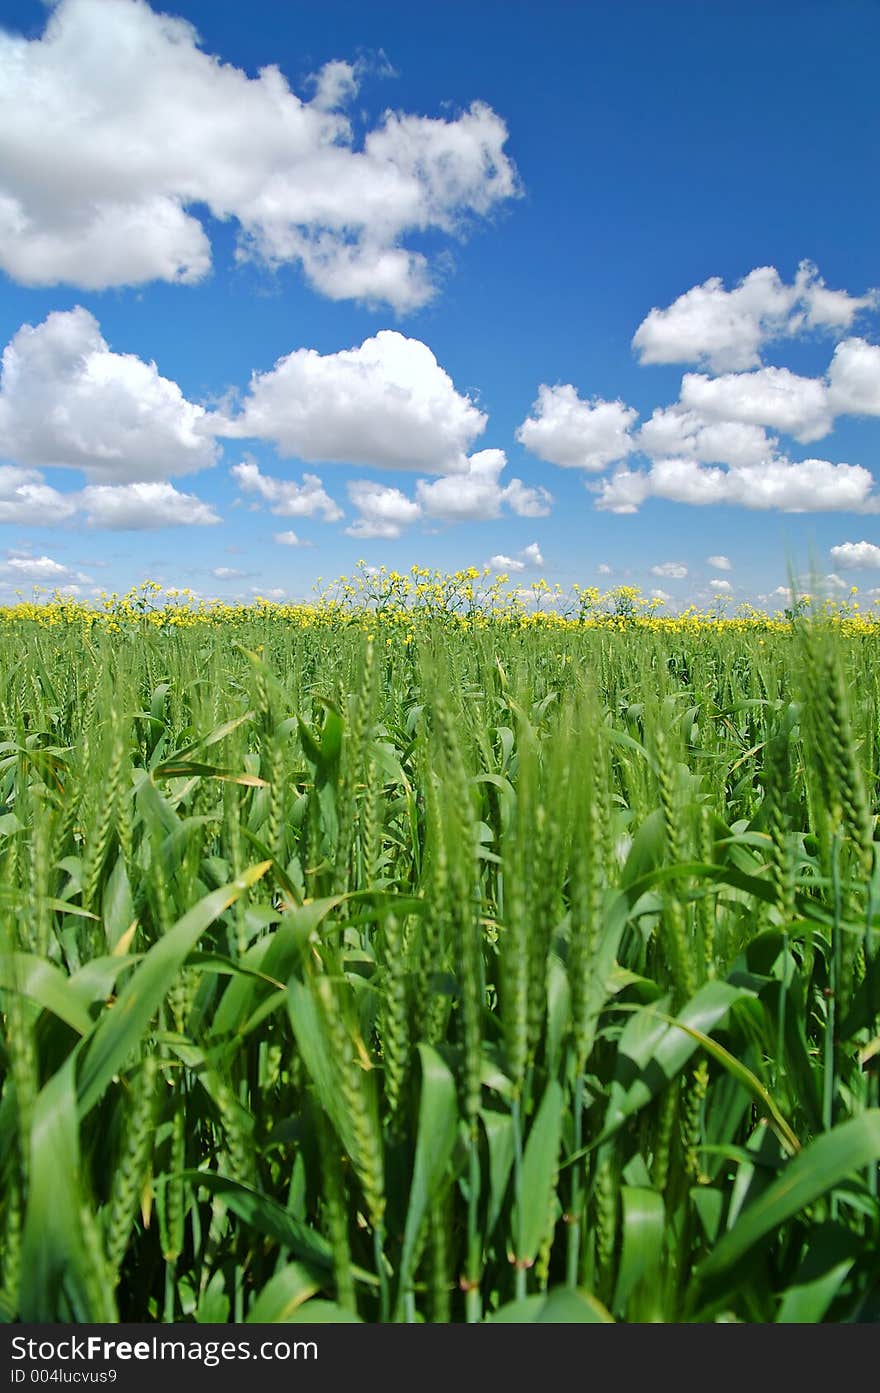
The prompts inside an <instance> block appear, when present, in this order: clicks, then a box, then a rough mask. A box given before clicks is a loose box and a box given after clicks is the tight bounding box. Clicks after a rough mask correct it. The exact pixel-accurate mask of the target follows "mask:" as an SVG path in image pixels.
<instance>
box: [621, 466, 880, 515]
mask: <svg viewBox="0 0 880 1393" xmlns="http://www.w3.org/2000/svg"><path fill="white" fill-rule="evenodd" d="M873 487H874V478H873V475H872V474H871V472H870V470H868V469H865V468H863V466H862V465H859V464H832V463H830V462H829V461H828V460H821V459H808V460H802V461H800V462H799V463H794V462H793V461H791V460H786V459H776V460H770V461H768V462H767V463H766V464H764V465H760V466H756V467H749V468H747V469H716V468H708V467H706V466H705V465H700V464H697V463H696V462H695V461H694V460H675V459H670V460H655V461H654V462H653V464H652V465H651V467H650V469H647V470H627V469H623V470H619V471H618V472H617V473H616V474H614V475H612V476H611V478H609V479H604V480H602V482H601V483H600V484H598V485H596V486H595V488H596V490H597V494H598V497H597V502H596V506H597V508H601V509H607V510H609V511H610V512H614V513H635V512H637V511H638V509H639V508H640V507H641V505H642V504H643V503H644V502H645V501H646V500H647V499H648V498H665V499H668V500H669V501H670V502H674V503H691V504H694V505H697V506H707V505H711V504H719V503H727V504H736V505H738V506H740V507H743V508H752V509H771V508H778V509H780V510H781V511H783V512H788V513H813V512H823V511H826V510H827V511H829V512H832V511H852V512H875V511H877V509H878V501H877V498H876V497H875V496H874V494H873V493H872V490H873Z"/></svg>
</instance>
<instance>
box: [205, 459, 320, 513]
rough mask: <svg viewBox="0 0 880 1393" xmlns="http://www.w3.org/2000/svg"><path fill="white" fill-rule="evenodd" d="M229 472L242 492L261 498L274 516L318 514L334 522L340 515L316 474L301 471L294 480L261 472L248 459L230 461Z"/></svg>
mask: <svg viewBox="0 0 880 1393" xmlns="http://www.w3.org/2000/svg"><path fill="white" fill-rule="evenodd" d="M229 472H230V474H231V475H232V477H233V478H234V479H235V481H236V483H237V484H238V487H239V488H240V489H241V491H242V493H250V494H256V495H257V496H258V497H259V498H263V499H265V500H266V502H267V503H269V504H271V505H272V506H271V508H270V512H272V513H274V514H275V516H276V517H289V518H313V517H321V518H323V520H324V522H337V521H338V520H339V518H341V517H342V516H343V513H342V509H341V508H340V507H339V505H338V504H337V503H334V501H333V499H332V498H331V497H330V495H329V494H328V493H327V492H325V489H324V485H323V484H322V482H321V480H320V479H319V478H318V476H317V474H303V479H302V483H301V484H297V483H294V481H293V480H292V479H276V478H273V477H272V475H270V474H263V473H262V472H261V471H260V467H259V465H257V464H255V463H254V461H253V460H250V459H244V460H242V461H241V463H240V464H234V465H233V466H232V468H231V470H230V471H229Z"/></svg>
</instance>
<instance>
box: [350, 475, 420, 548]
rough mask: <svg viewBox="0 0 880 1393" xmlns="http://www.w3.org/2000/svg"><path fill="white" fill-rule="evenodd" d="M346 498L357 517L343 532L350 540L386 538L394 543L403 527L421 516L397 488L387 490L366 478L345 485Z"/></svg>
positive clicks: (416, 508)
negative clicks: (357, 538) (347, 497)
mask: <svg viewBox="0 0 880 1393" xmlns="http://www.w3.org/2000/svg"><path fill="white" fill-rule="evenodd" d="M348 496H349V498H350V499H351V501H352V503H353V504H354V506H355V508H356V509H357V511H358V514H359V517H358V519H357V521H356V522H355V523H353V524H352V526H351V527H347V528H346V529H345V530H346V532H347V533H348V535H349V537H385V538H388V539H389V540H393V538H395V537H399V536H400V534H401V532H402V531H403V530H404V528H406V527H409V526H410V524H411V523H413V522H415V521H416V520H417V519H418V518H419V517H421V513H422V510H421V508H420V507H419V505H418V503H414V502H413V500H412V499H411V498H407V496H406V494H405V493H402V492H401V490H400V489H395V488H388V487H386V486H385V485H384V484H376V483H373V482H372V481H371V480H369V479H357V480H355V482H354V483H352V484H349V485H348Z"/></svg>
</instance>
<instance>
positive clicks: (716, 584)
mask: <svg viewBox="0 0 880 1393" xmlns="http://www.w3.org/2000/svg"><path fill="white" fill-rule="evenodd" d="M709 589H710V590H714V591H715V593H716V594H717V595H729V594H731V592H732V590H733V586H732V585H731V583H730V581H729V580H710V581H709Z"/></svg>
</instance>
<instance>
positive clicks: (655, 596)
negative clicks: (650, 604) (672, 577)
mask: <svg viewBox="0 0 880 1393" xmlns="http://www.w3.org/2000/svg"><path fill="white" fill-rule="evenodd" d="M650 598H651V599H652V600H660V601H661V602H662V603H663V604H664V605H668V604H669V601H670V600H671V599H672V596H671V595H670V594H669V592H668V591H667V590H652V591H650Z"/></svg>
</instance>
